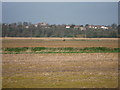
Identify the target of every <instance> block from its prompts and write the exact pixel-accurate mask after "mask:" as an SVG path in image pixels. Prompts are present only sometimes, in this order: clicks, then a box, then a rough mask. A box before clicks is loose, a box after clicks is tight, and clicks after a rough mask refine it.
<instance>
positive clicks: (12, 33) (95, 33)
mask: <svg viewBox="0 0 120 90" xmlns="http://www.w3.org/2000/svg"><path fill="white" fill-rule="evenodd" d="M26 26H29V27H26ZM65 26H66V25H55V24H54V25H49V24H47V25H45V26H41V25H38V26H35V25H34V24H31V23H28V22H23V23H12V24H5V23H3V24H2V37H86V38H117V37H119V36H120V25H118V26H117V25H116V24H112V25H111V26H110V27H111V28H110V29H107V30H105V29H92V28H86V30H81V29H79V28H72V27H71V28H65ZM71 26H74V25H71Z"/></svg>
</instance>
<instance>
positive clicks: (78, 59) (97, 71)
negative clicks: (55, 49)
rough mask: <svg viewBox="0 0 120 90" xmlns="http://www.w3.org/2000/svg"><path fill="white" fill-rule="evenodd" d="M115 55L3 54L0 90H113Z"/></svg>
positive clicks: (116, 77)
mask: <svg viewBox="0 0 120 90" xmlns="http://www.w3.org/2000/svg"><path fill="white" fill-rule="evenodd" d="M117 68H118V55H117V53H89V54H86V53H79V54H54V55H53V54H4V55H3V88H117V86H118V76H117V75H118V73H117V72H118V69H117Z"/></svg>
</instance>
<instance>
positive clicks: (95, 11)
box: [2, 2, 118, 25]
mask: <svg viewBox="0 0 120 90" xmlns="http://www.w3.org/2000/svg"><path fill="white" fill-rule="evenodd" d="M2 21H3V23H14V22H19V21H20V22H24V21H27V22H32V23H39V22H46V23H48V24H76V25H85V24H94V25H111V24H113V23H116V24H117V23H118V2H3V3H2Z"/></svg>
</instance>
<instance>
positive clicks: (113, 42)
mask: <svg viewBox="0 0 120 90" xmlns="http://www.w3.org/2000/svg"><path fill="white" fill-rule="evenodd" d="M64 39H65V40H66V41H63V40H64ZM2 46H3V47H80V48H81V47H109V48H116V47H118V39H117V38H32V39H31V38H3V39H2Z"/></svg>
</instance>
